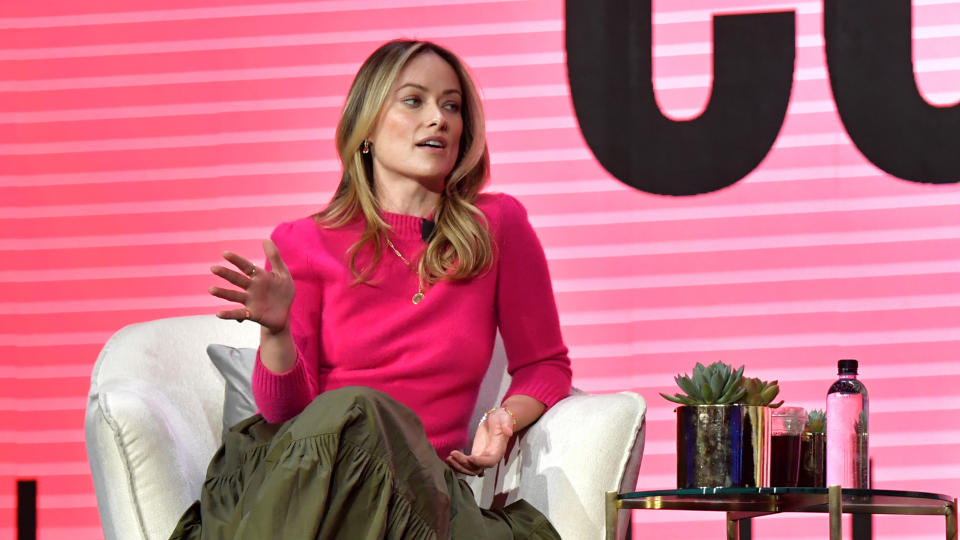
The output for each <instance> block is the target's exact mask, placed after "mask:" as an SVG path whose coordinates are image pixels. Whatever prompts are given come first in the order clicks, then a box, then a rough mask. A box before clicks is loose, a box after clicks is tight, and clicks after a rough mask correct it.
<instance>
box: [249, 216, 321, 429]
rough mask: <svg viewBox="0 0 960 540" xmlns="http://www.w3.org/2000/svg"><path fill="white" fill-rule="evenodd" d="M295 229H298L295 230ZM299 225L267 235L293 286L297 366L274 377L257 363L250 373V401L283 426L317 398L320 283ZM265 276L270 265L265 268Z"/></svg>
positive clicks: (288, 225) (292, 319)
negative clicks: (254, 402) (288, 273)
mask: <svg viewBox="0 0 960 540" xmlns="http://www.w3.org/2000/svg"><path fill="white" fill-rule="evenodd" d="M297 225H301V226H300V227H298V226H297ZM307 238H308V236H307V235H305V234H304V231H303V227H302V224H296V223H283V224H281V225H279V226H278V227H277V228H276V229H275V230H274V231H273V234H271V235H270V239H271V240H273V242H274V243H275V244H276V245H277V248H278V249H279V251H280V256H281V257H282V258H283V262H284V264H286V265H287V268H288V269H289V270H290V273H291V275H292V276H293V280H294V284H295V286H296V296H295V297H294V300H293V305H292V306H291V308H290V333H291V335H292V336H293V342H294V345H295V346H296V350H297V362H296V364H294V366H293V368H291V369H290V371H287V372H285V373H274V372H272V371H270V370H269V369H267V368H266V366H264V365H263V363H262V362H261V361H260V350H259V349H258V350H257V362H256V364H254V369H253V380H252V386H253V397H254V400H255V401H256V403H257V407H258V408H259V411H260V414H262V415H263V417H264V418H265V419H266V420H267V422H271V423H277V422H284V421H286V420H289V419H290V418H293V417H294V416H296V415H298V414H300V412H301V411H303V409H305V408H306V407H307V405H309V404H310V402H311V401H312V400H313V398H315V397H316V396H317V395H318V394H319V387H320V385H319V382H318V380H317V376H318V374H319V342H318V339H319V338H318V336H319V332H320V306H321V296H322V292H321V288H320V281H319V280H318V279H317V278H316V276H312V275H311V273H310V268H311V265H310V264H309V261H308V259H307V258H306V253H307V250H306V249H305V248H304V244H305V243H306V242H308V241H309V240H307ZM265 268H266V270H267V271H268V272H269V271H270V269H271V267H270V262H269V261H267V263H266V265H265Z"/></svg>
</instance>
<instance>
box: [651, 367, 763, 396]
mask: <svg viewBox="0 0 960 540" xmlns="http://www.w3.org/2000/svg"><path fill="white" fill-rule="evenodd" d="M742 379H743V366H740V368H739V369H737V370H735V371H734V370H733V369H732V368H731V367H730V366H728V365H727V364H724V363H723V362H714V363H712V364H710V365H709V366H704V365H703V364H701V363H699V362H697V365H696V366H694V368H693V376H692V377H688V376H686V375H677V376H676V377H674V379H673V380H675V381H676V382H677V386H679V387H680V390H683V392H684V394H674V395H672V396H670V395H667V394H663V393H661V394H660V395H661V396H663V397H664V398H665V399H668V400H670V401H673V402H674V403H680V404H681V405H726V404H730V403H740V400H741V399H743V397H744V396H745V395H746V393H747V391H746V390H745V389H743V388H741V386H740V383H741V380H742Z"/></svg>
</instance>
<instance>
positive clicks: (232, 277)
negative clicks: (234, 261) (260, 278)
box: [210, 264, 250, 289]
mask: <svg viewBox="0 0 960 540" xmlns="http://www.w3.org/2000/svg"><path fill="white" fill-rule="evenodd" d="M210 271H211V272H213V273H214V274H216V275H218V276H220V277H222V278H223V279H225V280H227V281H229V282H230V283H233V284H234V285H236V286H237V287H240V288H241V289H246V288H248V287H250V278H249V277H247V276H245V275H243V274H241V273H240V272H237V271H235V270H230V269H229V268H225V267H223V266H220V265H219V264H218V265H215V266H211V267H210Z"/></svg>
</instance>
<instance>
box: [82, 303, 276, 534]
mask: <svg viewBox="0 0 960 540" xmlns="http://www.w3.org/2000/svg"><path fill="white" fill-rule="evenodd" d="M258 338H259V330H258V327H257V325H256V324H255V323H244V324H240V325H238V324H236V323H232V322H231V321H221V320H219V319H217V318H215V317H213V316H195V317H178V318H173V319H161V320H156V321H150V322H147V323H139V324H133V325H130V326H127V327H125V328H123V329H121V330H120V331H118V332H117V333H116V334H114V336H113V337H111V338H110V340H109V341H108V342H107V343H106V345H104V347H103V350H102V351H101V352H100V356H99V357H98V358H97V362H96V364H95V365H94V369H93V374H92V376H91V384H90V393H89V397H88V402H87V411H86V418H85V431H86V441H87V455H88V458H89V460H90V468H91V471H92V473H93V481H94V489H95V490H96V494H97V506H98V509H99V511H100V521H101V524H102V525H103V529H104V534H105V537H106V538H107V540H113V539H122V540H127V539H150V540H153V539H157V538H159V539H165V538H167V537H168V536H169V534H170V531H172V530H173V526H174V525H175V524H176V521H177V520H178V519H179V518H180V515H181V514H182V513H183V511H184V510H186V509H187V507H188V506H189V505H190V504H191V503H192V502H193V500H194V499H196V498H197V497H198V496H199V494H200V487H201V484H202V482H203V478H204V476H205V472H206V468H207V465H208V463H209V461H210V458H211V457H212V456H213V453H214V452H215V451H216V449H217V447H219V445H220V433H221V430H222V424H223V420H222V416H223V398H224V384H223V378H222V377H221V376H220V374H219V373H218V372H217V370H216V369H215V368H214V367H213V365H212V363H211V362H210V360H209V358H207V354H206V351H205V349H206V346H207V345H208V344H210V343H224V344H230V345H234V346H256V343H257V340H258Z"/></svg>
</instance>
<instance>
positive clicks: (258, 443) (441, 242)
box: [173, 41, 570, 538]
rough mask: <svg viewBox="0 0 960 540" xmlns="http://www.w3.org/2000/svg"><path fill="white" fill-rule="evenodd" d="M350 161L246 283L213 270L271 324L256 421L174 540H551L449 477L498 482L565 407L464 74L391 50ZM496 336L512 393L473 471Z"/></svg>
mask: <svg viewBox="0 0 960 540" xmlns="http://www.w3.org/2000/svg"><path fill="white" fill-rule="evenodd" d="M337 149H338V152H339V154H340V158H341V161H342V163H343V174H342V177H341V181H340V185H339V187H338V189H337V192H336V194H335V195H334V197H333V200H332V201H331V202H330V204H329V205H328V206H327V208H326V209H324V210H323V211H322V212H320V213H319V214H317V215H315V216H311V217H309V218H305V219H301V220H298V221H293V222H290V223H285V224H282V225H280V226H279V227H277V229H276V230H275V231H274V232H273V234H272V236H271V240H267V241H265V242H264V251H265V253H266V256H267V265H266V267H265V268H259V267H257V266H256V265H254V264H253V263H252V262H250V261H248V260H246V259H244V258H242V257H240V256H239V255H236V254H232V253H225V254H224V257H225V258H226V259H227V260H228V261H230V262H231V263H232V264H233V265H234V266H236V268H237V269H239V270H240V271H239V272H237V271H234V270H231V269H228V268H225V267H222V266H215V267H213V269H212V271H213V273H214V274H216V275H218V276H220V277H222V278H224V279H225V280H226V281H228V282H230V283H231V284H233V285H235V286H236V287H237V288H238V289H237V288H221V287H214V288H212V289H211V291H210V292H211V294H213V295H215V296H217V297H220V298H223V299H226V300H229V301H233V302H237V303H239V304H242V307H238V308H236V309H232V310H227V311H223V312H220V313H218V314H217V316H218V317H221V318H224V319H234V320H237V321H242V320H244V319H251V320H254V321H256V322H258V323H259V324H260V325H261V341H260V349H259V351H258V361H257V364H256V368H255V370H254V375H253V388H254V396H255V398H256V401H257V405H258V407H259V409H260V415H257V416H254V417H252V418H250V419H248V420H246V421H244V422H242V423H241V424H239V425H237V426H235V427H234V428H233V429H232V430H231V432H230V434H229V435H228V437H227V440H226V441H225V442H224V447H223V448H221V450H220V452H218V454H217V455H216V456H215V457H214V460H213V462H212V463H211V466H210V470H209V472H208V477H207V480H206V483H205V486H204V490H203V494H202V497H201V501H198V503H196V504H195V505H194V506H193V507H191V509H190V510H188V511H187V513H186V514H185V515H184V517H183V518H182V519H181V522H180V524H179V525H178V527H177V530H176V531H175V532H174V535H173V537H174V538H199V537H201V534H202V536H203V537H207V536H208V535H213V536H216V537H234V538H248V537H249V538H257V537H285V538H300V537H303V538H366V537H368V536H369V537H371V538H380V537H388V538H446V537H453V538H556V537H557V536H556V532H555V531H554V530H553V528H552V527H551V526H550V525H549V523H548V522H547V521H546V519H545V518H544V517H543V516H542V515H541V514H540V513H539V512H537V511H536V510H535V509H533V507H531V506H530V505H528V504H526V503H525V502H523V501H518V503H514V504H513V505H510V506H508V507H507V508H505V509H502V510H498V511H487V510H480V509H478V508H477V506H476V504H475V503H474V500H473V495H472V493H470V489H469V487H467V485H466V484H465V483H464V482H463V481H462V480H459V479H457V478H456V477H455V475H454V474H453V471H456V472H459V473H462V474H466V475H476V474H482V473H483V470H484V469H486V468H488V467H491V466H494V465H495V464H496V463H498V462H499V461H500V460H501V459H502V458H503V455H504V452H505V449H506V445H507V441H508V440H509V438H510V437H511V436H512V435H513V433H515V432H516V431H517V430H521V429H523V428H525V427H527V426H528V425H530V424H532V423H533V422H535V421H536V420H537V419H538V418H539V417H540V416H541V415H542V414H543V412H544V411H545V410H546V409H547V408H548V407H549V406H552V405H553V404H554V403H556V402H557V401H558V400H560V399H562V398H563V397H565V396H566V395H567V393H568V392H569V389H570V363H569V360H568V358H567V349H566V347H565V346H564V345H563V342H562V339H561V336H560V330H559V322H558V317H557V310H556V305H555V303H554V299H553V293H552V290H551V287H550V280H549V276H548V273H547V266H546V259H545V257H544V254H543V249H542V247H541V246H540V244H539V241H538V240H537V238H536V235H535V234H534V231H533V229H532V227H531V226H530V224H529V222H528V220H527V217H526V212H525V210H524V209H523V207H522V206H521V205H520V204H519V203H518V202H517V201H516V200H515V199H513V198H511V197H508V196H505V195H487V194H483V195H481V194H479V191H480V189H481V187H482V186H483V183H484V182H485V180H486V177H487V173H488V169H489V158H488V154H487V147H486V141H485V136H484V128H483V117H482V110H481V106H480V100H479V97H478V95H477V91H476V89H475V87H474V85H473V83H472V81H471V80H470V77H469V75H468V73H467V71H466V69H465V68H464V66H463V65H462V63H461V62H460V60H459V59H458V58H457V57H456V56H455V55H453V54H452V53H450V52H449V51H447V50H445V49H443V48H441V47H439V46H437V45H434V44H431V43H426V42H416V41H393V42H389V43H387V44H385V45H383V46H381V47H380V48H379V49H377V50H376V51H375V52H374V53H373V54H372V55H371V56H370V57H369V58H368V59H367V60H366V61H365V62H364V64H363V66H362V67H361V68H360V71H359V73H358V74H357V77H356V79H355V80H354V82H353V85H352V87H351V89H350V92H349V94H348V96H347V101H346V104H345V106H344V111H343V116H342V118H341V120H340V123H339V125H338V127H337ZM498 328H499V330H500V333H501V335H502V337H503V340H504V345H505V347H506V351H507V356H508V371H509V372H510V373H511V375H512V376H513V379H512V384H511V387H510V389H509V391H508V393H507V395H506V397H505V399H504V400H503V402H502V403H501V405H500V406H499V407H497V408H495V409H493V410H491V411H489V412H488V413H487V414H486V415H485V416H484V419H483V420H482V421H481V424H480V426H479V428H478V429H477V432H476V435H475V437H474V440H473V444H472V450H471V452H470V454H466V453H464V452H462V451H461V450H460V449H462V448H465V447H466V446H467V443H468V441H467V433H468V428H469V426H468V425H467V424H468V422H469V419H470V414H471V412H472V410H473V406H474V404H475V402H476V398H477V394H478V391H479V388H480V383H481V381H482V379H483V376H484V374H485V372H486V369H487V367H488V364H489V360H490V357H491V354H492V350H493V343H494V338H495V335H496V332H497V329H498ZM261 415H262V416H261ZM424 435H425V437H424ZM438 457H439V458H440V459H438ZM201 531H202V532H201ZM212 531H216V532H212ZM278 531H282V533H281V532H278ZM264 535H266V536H264ZM211 537H212V536H211Z"/></svg>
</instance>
